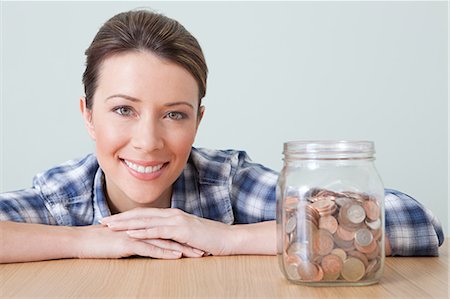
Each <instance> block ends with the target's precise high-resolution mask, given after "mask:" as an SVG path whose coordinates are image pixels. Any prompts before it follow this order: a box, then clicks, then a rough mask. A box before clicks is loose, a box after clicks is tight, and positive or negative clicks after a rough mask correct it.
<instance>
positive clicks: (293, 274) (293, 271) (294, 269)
mask: <svg viewBox="0 0 450 299" xmlns="http://www.w3.org/2000/svg"><path fill="white" fill-rule="evenodd" d="M285 268H286V272H287V275H288V277H289V278H290V279H292V280H299V279H301V277H300V275H299V274H298V264H297V263H290V264H287V265H286V267H285Z"/></svg>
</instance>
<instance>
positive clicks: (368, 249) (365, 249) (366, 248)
mask: <svg viewBox="0 0 450 299" xmlns="http://www.w3.org/2000/svg"><path fill="white" fill-rule="evenodd" d="M355 248H356V249H357V250H358V251H360V252H362V253H366V254H371V253H373V252H374V251H375V250H376V249H377V241H375V240H372V242H371V243H370V244H369V245H368V246H361V245H359V244H358V243H356V242H355Z"/></svg>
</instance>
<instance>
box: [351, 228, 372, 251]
mask: <svg viewBox="0 0 450 299" xmlns="http://www.w3.org/2000/svg"><path fill="white" fill-rule="evenodd" d="M372 241H373V235H372V233H371V232H370V230H368V229H367V228H361V229H359V230H357V231H356V234H355V242H356V243H357V244H358V245H359V246H362V247H366V246H369V245H370V244H371V243H372Z"/></svg>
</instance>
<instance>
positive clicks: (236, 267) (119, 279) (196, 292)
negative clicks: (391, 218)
mask: <svg viewBox="0 0 450 299" xmlns="http://www.w3.org/2000/svg"><path fill="white" fill-rule="evenodd" d="M440 253H441V256H440V257H422V258H420V257H411V258H409V257H408V258H404V257H396V258H392V257H391V258H387V259H386V264H385V272H384V276H383V278H382V280H381V282H380V283H379V284H376V285H372V286H365V287H308V286H300V285H295V284H291V283H289V282H288V281H287V280H286V279H285V278H284V277H283V275H282V273H281V271H280V269H279V268H278V260H277V257H275V256H231V257H205V258H200V259H187V258H185V259H181V260H175V261H165V260H153V259H147V258H129V259H121V260H76V259H68V260H57V261H46V262H34V263H18V264H8V265H0V279H1V282H0V296H1V297H2V298H5V297H6V298H10V297H45V298H48V297H54V298H75V297H106V298H111V297H116V298H125V297H127V298H138V297H140V298H143V297H148V298H150V297H151V298H159V297H167V298H180V297H184V298H185V297H191V298H199V297H204V298H213V297H214V298H223V297H233V298H236V297H242V298H244V297H245V298H259V297H266V298H290V297H292V298H293V297H296V298H313V297H314V298H322V297H323V298H352V297H354V298H449V296H448V246H447V245H444V246H443V247H441V249H440Z"/></svg>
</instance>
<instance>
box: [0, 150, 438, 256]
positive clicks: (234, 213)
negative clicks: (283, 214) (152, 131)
mask: <svg viewBox="0 0 450 299" xmlns="http://www.w3.org/2000/svg"><path fill="white" fill-rule="evenodd" d="M277 178H278V174H277V173H276V172H274V171H272V170H270V169H268V168H266V167H264V166H262V165H259V164H256V163H252V162H251V161H250V159H249V157H248V156H247V154H246V153H245V152H242V151H234V150H226V151H219V150H207V149H196V148H193V149H192V152H191V155H190V157H189V160H188V163H187V165H186V167H185V169H184V170H183V172H182V173H181V175H180V177H179V178H178V179H177V180H176V181H175V183H174V185H173V192H172V204H171V206H172V208H178V209H181V210H183V211H185V212H187V213H191V214H194V215H197V216H200V217H204V218H209V219H213V220H217V221H221V222H224V223H227V224H239V223H254V222H260V221H266V220H274V219H275V217H276V195H275V189H276V185H277ZM103 187H104V180H103V171H102V170H101V169H100V167H99V165H98V162H97V159H96V157H95V155H93V154H91V155H88V156H86V157H85V158H83V159H80V160H72V161H69V162H66V163H64V164H61V165H60V166H58V167H55V168H52V169H50V170H48V171H46V172H44V173H41V174H38V175H37V176H36V177H35V178H34V179H33V187H32V188H29V189H24V190H20V191H15V192H8V193H3V194H0V221H16V222H29V223H42V224H51V225H66V226H81V225H92V224H97V223H98V220H99V219H101V218H103V217H106V216H109V215H110V214H111V213H110V210H109V208H108V205H107V202H106V198H105V194H104V191H103V190H104V188H103ZM385 194H386V197H385V211H386V234H387V235H388V236H389V240H390V242H391V247H392V255H403V256H410V255H431V256H434V255H438V254H439V252H438V247H439V246H440V245H441V244H442V243H443V241H444V236H443V232H442V227H441V224H440V223H439V221H438V219H436V217H434V215H432V213H431V212H430V211H429V210H428V209H426V208H425V207H424V206H423V205H422V204H420V203H419V202H417V201H416V200H415V199H413V198H412V197H409V196H408V195H406V194H403V193H400V192H398V191H395V190H390V189H386V191H385Z"/></svg>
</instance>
